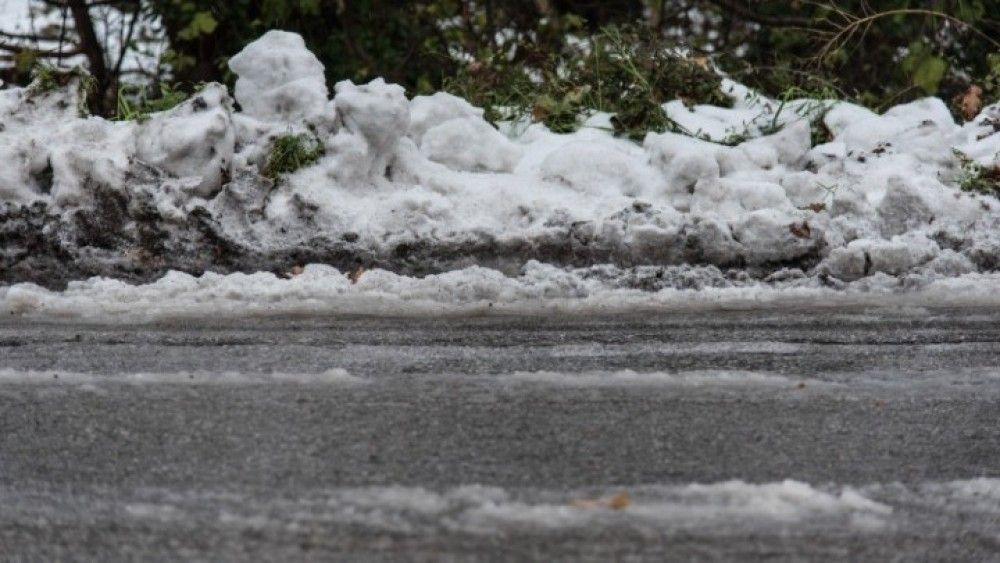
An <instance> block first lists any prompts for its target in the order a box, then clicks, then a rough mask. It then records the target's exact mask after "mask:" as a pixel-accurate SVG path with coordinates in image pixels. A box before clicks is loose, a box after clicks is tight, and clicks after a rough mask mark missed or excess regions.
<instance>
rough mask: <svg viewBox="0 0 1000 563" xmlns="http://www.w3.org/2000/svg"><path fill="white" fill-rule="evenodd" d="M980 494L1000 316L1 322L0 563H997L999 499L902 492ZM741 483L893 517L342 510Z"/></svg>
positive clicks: (992, 426)
mask: <svg viewBox="0 0 1000 563" xmlns="http://www.w3.org/2000/svg"><path fill="white" fill-rule="evenodd" d="M336 368H339V369H343V370H346V373H347V374H349V375H343V372H328V370H331V369H336ZM626 369H627V370H633V371H634V372H636V373H634V374H633V373H627V374H624V376H622V375H621V374H619V375H618V376H615V375H613V374H610V373H608V372H614V371H616V370H626ZM323 372H328V373H334V375H333V376H330V377H326V378H319V379H317V378H316V377H315V374H319V373H323ZM522 372H523V373H522ZM538 372H555V373H538ZM650 372H655V373H658V374H659V375H656V376H650V377H648V378H647V377H646V374H648V373H650ZM81 374H86V377H84V376H82V375H81ZM136 374H154V375H155V374H170V377H169V378H167V379H166V380H162V378H161V380H156V381H153V382H150V381H147V380H148V379H150V377H145V376H142V377H137V376H136ZM272 374H283V376H282V377H278V378H276V377H273V375H272ZM337 374H341V375H337ZM581 374H582V375H581ZM664 374H666V375H664ZM720 374H721V375H720ZM754 377H758V378H759V377H764V378H765V379H762V380H761V381H757V380H755V379H753V378H754ZM153 379H154V380H155V379H156V378H155V377H153ZM744 379H746V380H745V381H744ZM220 381H221V382H220ZM974 478H1000V313H997V312H990V311H969V310H964V311H853V312H842V313H832V312H830V311H824V312H821V313H811V312H809V311H801V312H795V313H783V314H780V315H770V314H767V313H760V312H752V311H743V312H711V313H705V314H700V315H693V314H691V315H682V316H677V315H642V316H632V317H615V318H525V317H484V318H462V319H436V320H435V319H426V320H416V319H369V318H349V319H254V320H245V321H240V322H230V323H212V322H208V321H205V322H198V323H191V322H187V323H178V324H155V325H136V326H120V325H119V326H101V325H81V324H70V323H63V324H46V323H37V322H27V321H18V320H8V321H6V322H5V323H4V324H0V560H11V561H53V560H101V561H107V560H178V559H184V560H205V561H222V560H272V561H273V560H277V559H288V560H303V559H315V560H331V559H334V560H442V559H453V560H467V559H483V560H492V559H496V560H504V559H508V560H511V559H512V560H558V559H569V560H580V559H590V560H622V559H630V558H635V559H652V560H662V559H664V558H672V559H682V560H691V559H695V560H703V559H707V560H725V559H743V560H745V559H752V560H763V559H769V560H801V559H813V560H816V559H831V560H893V559H897V558H898V559H905V560H914V559H917V560H919V559H926V560H940V559H952V560H955V559H965V560H970V559H975V560H990V559H996V560H1000V508H997V510H996V511H993V510H992V509H991V508H990V504H991V501H992V500H996V501H997V502H1000V496H998V497H996V499H993V497H989V496H987V497H986V498H985V499H979V500H980V501H983V502H979V504H977V505H976V507H973V508H974V509H973V508H970V506H972V505H971V504H970V503H969V502H968V499H965V500H963V499H958V498H953V497H951V496H948V497H940V498H939V497H938V496H933V495H932V496H933V498H931V497H932V496H927V495H923V496H921V494H922V493H921V494H916V493H912V492H913V491H919V490H923V489H922V487H923V488H926V487H928V486H931V485H928V484H935V483H947V482H950V481H955V480H967V479H974ZM733 479H739V480H743V481H746V482H749V483H771V482H776V481H782V480H784V479H795V480H798V481H802V482H804V483H808V484H810V485H812V486H814V487H817V488H819V489H823V490H841V489H842V488H843V487H852V488H857V489H858V490H861V491H867V493H865V494H866V496H868V497H869V498H871V499H874V500H876V501H878V502H882V503H884V504H885V505H887V506H890V507H891V508H892V514H891V515H889V516H884V517H883V519H884V520H885V524H884V525H881V526H878V527H875V528H871V527H864V526H862V527H859V526H857V525H856V523H851V522H847V521H841V520H837V519H833V520H829V521H827V520H822V521H817V522H818V523H813V524H809V525H806V524H802V525H799V524H800V522H796V521H795V520H794V519H793V520H783V521H776V522H770V523H768V522H769V521H768V522H763V521H762V522H763V523H762V524H761V525H759V526H758V525H753V526H751V525H749V524H747V523H746V522H740V521H739V519H735V520H734V519H728V520H727V519H724V518H723V519H721V520H720V519H718V518H716V519H714V520H713V519H711V518H710V519H709V520H707V521H706V522H708V523H707V524H706V525H705V526H702V527H695V528H692V527H686V526H682V525H681V524H678V523H677V522H674V521H670V522H667V523H664V524H662V526H657V525H650V524H649V523H648V522H646V523H643V524H642V525H638V524H634V525H633V522H632V520H628V518H629V516H628V509H626V510H625V511H623V515H622V516H621V518H620V519H619V520H613V519H612V520H607V521H605V520H600V519H598V520H597V521H595V522H593V523H591V524H588V525H586V526H575V527H574V526H569V527H567V526H562V527H559V526H556V527H552V528H545V527H544V526H543V527H541V528H539V527H537V526H536V527H532V526H512V525H508V524H509V522H508V523H507V524H504V523H502V522H501V523H499V524H496V523H494V524H491V526H492V527H491V526H487V527H486V529H485V530H480V531H477V532H475V533H472V532H470V531H469V530H468V529H465V528H462V526H457V527H456V526H451V525H445V524H444V523H442V522H444V520H443V519H444V517H443V516H440V514H438V513H434V514H430V515H428V513H425V512H420V510H417V509H411V508H407V506H408V505H407V504H406V502H408V501H399V500H392V499H390V500H382V501H379V502H381V503H382V504H378V503H375V505H371V506H369V505H365V506H366V507H367V508H364V510H362V509H359V508H358V507H357V506H354V505H350V506H346V505H345V501H343V500H339V501H337V500H336V499H342V497H343V495H350V494H352V491H361V493H358V494H368V492H371V491H381V490H395V489H392V488H394V487H395V488H398V487H403V488H405V489H400V490H407V491H411V492H412V491H429V492H431V493H440V494H445V493H446V492H447V491H449V490H453V489H454V488H456V487H461V486H467V485H477V486H487V487H494V488H498V489H501V490H503V491H504V492H505V494H508V495H510V496H512V497H513V498H515V499H517V500H520V501H524V502H527V503H531V502H534V501H533V499H535V498H542V497H545V498H549V499H550V501H551V498H556V499H562V498H564V497H565V498H575V497H577V496H580V495H587V494H593V495H599V494H602V493H605V492H608V491H613V490H630V489H636V490H639V488H641V487H642V486H647V485H648V486H653V485H655V486H684V485H687V484H690V483H716V482H721V481H727V480H733ZM866 487H867V489H866ZM998 490H1000V489H998ZM365 491H367V492H365ZM906 491H909V492H906ZM935 494H936V493H935ZM331 495H332V496H331ZM328 497H329V499H328V500H327V501H324V503H323V505H322V506H323V507H324V508H323V510H319V509H318V508H316V507H317V506H318V505H317V504H316V503H315V502H314V501H315V499H318V498H323V499H327V498H328ZM348 498H349V497H348ZM963 498H964V497H963ZM977 499H978V497H977ZM551 502H557V503H558V502H561V501H551ZM977 502H978V501H977ZM347 504H350V503H347ZM372 506H374V508H372ZM136 507H139V508H136ZM149 507H154V508H149ZM155 507H158V508H155ZM449 510H450V509H449ZM359 511H361V512H363V514H361V512H359ZM414 511H416V512H414ZM359 514H361V516H363V517H361V516H359ZM435 514H437V515H436V516H435ZM448 514H451V513H450V512H449V513H448ZM233 515H236V516H233ZM452 516H453V515H452ZM615 517H616V518H617V516H615ZM394 518H395V520H394ZM449 518H451V516H449ZM608 518H612V517H610V516H609V517H608ZM713 518H714V517H713ZM831 518H832V517H831ZM751 519H752V518H751ZM397 520H398V521H397ZM401 522H402V523H401ZM504 522H507V521H504Z"/></svg>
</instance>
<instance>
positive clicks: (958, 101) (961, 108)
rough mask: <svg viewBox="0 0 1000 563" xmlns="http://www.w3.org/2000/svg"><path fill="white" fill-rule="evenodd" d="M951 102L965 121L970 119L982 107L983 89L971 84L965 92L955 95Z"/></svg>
mask: <svg viewBox="0 0 1000 563" xmlns="http://www.w3.org/2000/svg"><path fill="white" fill-rule="evenodd" d="M951 103H953V104H955V107H956V108H958V112H959V113H961V114H962V117H964V118H965V120H966V121H972V120H973V119H975V118H976V116H977V115H979V111H980V110H982V109H983V89H982V88H980V87H979V86H977V85H975V84H973V85H971V86H969V87H968V88H967V89H966V90H965V92H962V93H961V94H958V95H957V96H955V97H954V98H953V99H952V100H951Z"/></svg>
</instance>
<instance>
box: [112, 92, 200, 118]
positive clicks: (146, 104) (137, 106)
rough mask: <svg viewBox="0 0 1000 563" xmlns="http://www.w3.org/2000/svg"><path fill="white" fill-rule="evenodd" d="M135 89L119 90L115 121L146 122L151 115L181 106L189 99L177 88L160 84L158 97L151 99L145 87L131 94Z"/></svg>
mask: <svg viewBox="0 0 1000 563" xmlns="http://www.w3.org/2000/svg"><path fill="white" fill-rule="evenodd" d="M130 89H133V88H132V87H130V86H127V85H124V84H123V85H122V86H120V87H119V88H118V103H117V109H116V111H115V119H117V120H121V121H140V122H141V121H145V120H147V119H149V116H150V114H153V113H156V112H160V111H166V110H168V109H171V108H173V107H176V106H177V105H179V104H181V103H183V102H184V100H186V99H187V98H188V94H187V93H185V92H183V91H182V90H180V89H179V88H178V87H177V86H171V85H170V84H166V83H160V84H159V86H158V87H157V90H158V95H155V96H153V97H150V96H149V94H148V90H147V89H146V88H145V87H142V88H140V89H138V91H134V89H133V92H131V93H130V92H129V90H130Z"/></svg>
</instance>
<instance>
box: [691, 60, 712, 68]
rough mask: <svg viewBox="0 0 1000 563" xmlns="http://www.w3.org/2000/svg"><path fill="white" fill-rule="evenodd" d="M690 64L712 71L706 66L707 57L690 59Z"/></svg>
mask: <svg viewBox="0 0 1000 563" xmlns="http://www.w3.org/2000/svg"><path fill="white" fill-rule="evenodd" d="M691 62H692V63H694V64H696V65H698V66H700V67H701V68H703V69H705V70H712V69H711V68H709V66H708V57H692V58H691Z"/></svg>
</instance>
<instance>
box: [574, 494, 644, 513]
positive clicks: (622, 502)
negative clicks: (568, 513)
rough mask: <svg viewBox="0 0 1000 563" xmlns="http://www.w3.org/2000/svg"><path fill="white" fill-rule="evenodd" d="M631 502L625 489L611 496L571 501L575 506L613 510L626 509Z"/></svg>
mask: <svg viewBox="0 0 1000 563" xmlns="http://www.w3.org/2000/svg"><path fill="white" fill-rule="evenodd" d="M630 504H632V499H631V497H629V496H628V493H626V492H624V491H622V492H619V493H615V494H613V495H611V496H609V497H601V498H591V499H576V500H574V501H573V502H571V503H570V505H571V506H573V507H575V508H585V509H594V508H610V509H612V510H624V509H625V508H628V506H629V505H630Z"/></svg>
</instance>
